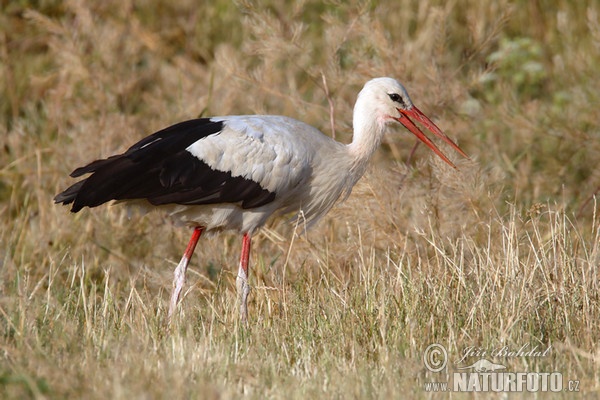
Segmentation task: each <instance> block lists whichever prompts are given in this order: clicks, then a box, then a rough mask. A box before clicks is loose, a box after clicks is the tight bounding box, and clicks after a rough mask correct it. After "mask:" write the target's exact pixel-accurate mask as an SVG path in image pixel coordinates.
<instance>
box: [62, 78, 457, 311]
mask: <svg viewBox="0 0 600 400" xmlns="http://www.w3.org/2000/svg"><path fill="white" fill-rule="evenodd" d="M410 117H412V118H414V119H415V120H417V121H419V122H420V123H421V124H423V126H425V127H426V128H427V129H428V130H430V131H431V132H432V133H433V134H435V135H437V136H438V137H439V138H441V139H442V140H443V141H444V142H446V143H447V144H449V145H450V146H451V147H452V148H454V149H455V150H456V151H458V152H459V153H460V154H461V155H463V156H464V157H467V155H466V154H465V153H464V152H463V151H462V150H461V149H460V148H459V147H458V146H457V145H456V144H455V143H454V142H453V141H452V140H451V139H450V138H449V137H448V136H446V135H445V134H444V133H443V132H442V131H441V130H440V129H439V128H438V127H437V126H436V125H435V124H434V123H433V122H432V121H431V120H430V119H429V118H427V117H426V116H425V115H424V114H423V113H422V112H421V111H419V109H418V108H417V107H415V106H414V105H413V103H412V101H411V100H410V98H409V97H408V93H407V92H406V90H405V89H404V87H403V86H402V85H401V84H400V83H399V82H398V81H396V80H395V79H392V78H376V79H373V80H371V81H369V82H367V83H366V84H365V86H364V88H363V89H362V90H361V91H360V93H359V94H358V98H357V100H356V105H355V106H354V118H353V126H354V136H353V139H352V143H350V144H348V145H345V144H342V143H339V142H337V141H335V140H333V139H331V138H330V137H328V136H326V135H324V134H323V133H321V132H320V131H319V130H317V129H315V128H313V127H312V126H309V125H307V124H305V123H303V122H300V121H297V120H295V119H292V118H288V117H283V116H266V115H249V116H226V117H212V118H201V119H193V120H190V121H185V122H181V123H178V124H175V125H172V126H170V127H168V128H165V129H163V130H161V131H158V132H156V133H154V134H152V135H150V136H148V137H146V138H144V139H142V140H141V141H139V142H138V143H136V144H134V145H133V146H132V147H130V148H129V149H128V150H127V151H126V152H124V153H123V154H119V155H114V156H111V157H108V158H107V159H103V160H97V161H94V162H92V163H91V164H88V165H86V166H85V167H81V168H78V169H76V170H75V171H73V173H71V176H72V177H79V176H82V175H84V174H88V173H89V174H91V175H90V176H88V177H87V178H86V179H83V180H80V181H78V182H77V183H75V184H74V185H72V186H71V187H69V188H68V189H66V190H65V191H63V192H62V193H60V194H58V195H57V196H56V197H55V198H54V201H55V202H56V203H63V204H70V203H72V204H73V206H72V208H71V211H72V212H78V211H79V210H81V209H82V208H83V207H96V206H99V205H101V204H103V203H106V202H108V201H110V200H118V201H124V202H128V203H135V204H137V205H141V206H142V207H143V208H144V209H146V210H150V209H160V210H163V211H164V212H166V213H167V214H168V215H169V216H170V217H172V218H173V219H174V220H175V221H177V222H180V223H183V224H185V225H188V226H190V227H193V228H194V231H193V234H192V238H191V239H190V242H189V244H188V246H187V249H186V251H185V253H184V255H183V257H182V259H181V261H180V263H179V265H178V266H177V268H176V269H175V279H174V281H173V291H172V294H171V302H170V307H169V320H170V319H171V317H172V315H173V313H174V311H175V309H176V307H177V303H178V299H179V295H180V293H181V290H182V288H183V284H184V282H185V272H186V269H187V266H188V263H189V260H190V258H191V257H192V254H193V252H194V248H195V246H196V243H197V241H198V239H199V238H200V235H201V234H202V232H205V231H222V230H234V231H237V232H238V233H240V234H242V235H243V238H242V251H241V257H240V264H239V268H238V275H237V279H236V286H237V290H238V298H239V304H240V314H241V318H242V320H243V321H246V319H247V316H248V307H247V299H248V293H249V291H250V287H249V285H248V260H249V255H250V241H251V237H252V235H253V234H254V233H255V232H256V230H257V229H258V228H260V227H261V226H262V225H264V224H265V222H266V221H267V220H268V219H269V217H271V216H272V215H273V214H274V213H276V212H277V213H279V214H285V213H290V212H302V215H303V218H305V219H306V220H307V221H308V222H309V223H313V222H315V221H317V220H318V219H319V218H321V217H322V216H323V215H325V214H326V213H327V212H328V211H329V209H330V208H331V207H332V206H333V205H334V204H335V202H336V201H337V200H338V199H339V198H340V197H341V198H346V197H347V196H348V195H349V194H350V192H351V190H352V187H353V186H354V185H355V184H356V182H357V181H358V180H359V179H360V177H361V176H362V175H363V173H364V172H365V169H366V167H367V164H368V161H369V159H370V158H371V156H372V155H373V153H374V152H375V150H376V149H377V147H378V146H379V144H380V143H381V140H382V137H383V134H384V132H385V130H386V126H387V125H388V124H389V123H391V122H394V121H397V122H400V123H401V124H402V125H404V126H405V127H406V128H407V129H408V130H409V131H410V132H412V133H413V134H414V135H416V136H417V138H419V139H420V140H421V141H423V142H424V143H425V144H426V145H427V146H429V147H430V148H431V149H432V150H433V151H434V152H435V153H436V154H437V155H438V156H439V157H441V158H442V159H443V160H444V161H445V162H446V163H448V164H449V165H451V166H452V167H454V168H456V167H455V166H454V164H452V162H451V161H450V160H449V159H448V158H447V157H446V156H445V155H444V154H442V152H441V151H440V150H439V149H438V148H437V147H436V145H435V144H434V143H433V142H431V140H429V138H427V137H426V136H425V135H424V134H423V132H422V131H421V130H420V129H419V128H418V127H417V126H415V124H414V123H413V122H412V121H411V119H410Z"/></svg>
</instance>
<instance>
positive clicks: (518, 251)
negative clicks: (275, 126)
mask: <svg viewBox="0 0 600 400" xmlns="http://www.w3.org/2000/svg"><path fill="white" fill-rule="evenodd" d="M208 3H210V4H207V5H198V4H197V2H193V1H181V2H177V5H167V4H163V2H159V1H156V0H149V1H146V2H143V3H139V4H138V2H127V1H125V2H123V1H121V2H118V1H105V2H92V1H86V0H70V1H66V2H60V1H45V2H29V1H27V0H24V1H21V2H4V3H2V12H1V13H0V58H1V61H2V62H1V63H0V71H1V73H0V90H1V92H0V99H1V100H0V122H1V123H0V130H1V132H0V133H1V135H0V136H1V137H2V139H1V140H2V148H1V149H0V153H1V154H2V155H1V156H0V157H1V158H0V160H1V161H0V218H1V219H2V223H3V227H4V228H3V229H2V231H1V232H0V266H1V270H0V290H1V292H0V293H1V298H0V315H1V317H0V321H1V324H0V329H1V331H0V332H1V335H0V349H1V353H0V360H1V361H0V397H2V398H15V399H16V398H81V397H85V398H99V399H100V398H102V399H105V398H115V399H120V398H172V397H177V398H215V399H216V398H238V397H242V396H245V397H252V398H316V397H331V398H388V397H390V396H392V397H399V396H400V394H401V393H402V394H405V395H406V396H408V395H412V396H413V397H427V396H428V394H427V393H425V392H424V391H423V382H425V381H428V380H432V379H433V380H435V379H436V376H435V375H434V374H430V373H427V372H426V371H425V369H424V366H423V362H422V359H421V357H422V354H423V350H424V349H425V348H426V347H427V346H428V345H429V344H431V343H441V344H443V345H444V346H446V348H447V349H448V351H449V353H450V354H451V358H452V359H456V358H459V356H460V354H461V352H462V351H463V349H465V348H466V347H469V346H480V347H483V348H494V347H498V346H499V345H500V344H508V345H510V346H511V347H516V348H518V347H520V346H521V345H524V344H526V343H527V344H532V345H536V344H539V345H540V346H545V347H547V346H549V345H550V346H552V352H551V354H550V356H548V357H544V358H539V359H535V358H507V359H504V360H497V361H501V362H502V363H503V364H504V365H506V366H507V367H508V368H509V370H512V371H524V372H551V371H559V372H562V373H563V375H564V377H565V378H566V379H578V380H580V381H581V384H580V388H581V390H582V391H584V392H585V393H587V394H589V395H594V394H596V395H597V393H598V391H599V390H600V381H599V378H598V376H599V372H600V371H599V369H598V364H597V362H598V358H599V357H600V355H599V354H600V353H599V349H598V345H597V343H598V342H599V341H600V335H599V332H600V326H599V322H598V321H600V309H599V307H600V306H599V304H600V303H599V295H598V293H599V290H598V289H599V287H598V286H599V279H598V275H597V269H598V266H599V264H600V248H599V246H600V233H599V219H598V216H597V215H596V211H597V209H598V204H597V203H596V200H595V197H594V195H596V194H597V192H598V190H599V189H600V175H599V173H598V171H599V169H598V167H597V160H598V159H600V145H599V142H598V138H599V128H598V126H600V124H599V122H600V120H599V117H598V115H599V114H598V110H597V108H598V107H597V105H598V104H600V95H599V93H600V79H599V78H600V77H599V74H598V67H597V66H598V65H599V63H600V51H599V50H600V8H599V7H598V5H595V4H593V2H590V3H592V4H586V2H579V3H576V4H573V3H572V2H569V1H566V0H553V1H550V3H548V2H546V3H544V4H543V5H541V4H539V3H538V2H529V1H524V0H523V1H513V2H509V1H507V0H503V1H502V0H501V1H497V2H478V1H468V0H456V1H450V2H437V1H433V0H431V1H418V2H417V1H410V0H398V1H394V2H387V3H389V4H386V2H382V4H379V3H378V2H373V3H369V2H364V3H359V4H346V3H344V2H339V4H338V2H335V1H334V2H326V3H321V2H316V1H302V2H296V3H295V2H284V1H276V0H273V1H270V2H261V5H258V4H256V3H258V2H256V3H255V2H250V1H242V2H239V3H237V4H231V3H230V2H228V1H213V2H208ZM375 76H393V77H397V78H399V79H400V80H401V81H402V82H403V83H405V85H406V86H407V88H408V90H409V92H410V93H411V95H412V98H413V100H414V101H415V102H416V103H417V104H418V105H419V107H420V108H421V109H422V110H424V111H426V113H427V114H429V115H431V116H433V117H435V118H434V119H436V120H437V122H439V125H440V126H441V127H442V128H443V129H444V130H445V131H446V132H447V133H449V134H450V136H452V137H454V138H456V139H457V140H458V141H459V142H460V144H461V147H462V148H464V149H466V151H467V152H468V153H469V154H471V155H472V160H470V161H469V160H467V161H464V160H462V161H461V160H457V163H458V165H459V167H460V168H459V170H458V171H453V170H450V169H449V168H448V167H447V166H445V165H442V164H441V163H440V162H438V161H436V160H435V159H434V158H433V157H432V156H431V154H430V153H429V152H427V151H425V149H423V148H422V147H423V146H422V147H421V148H419V149H418V151H417V152H416V155H415V158H414V159H413V160H412V161H411V163H410V164H409V165H407V164H405V163H404V161H405V160H406V159H407V158H408V156H409V153H410V149H411V147H412V145H413V144H414V142H413V140H414V139H413V138H412V137H411V136H410V135H407V134H405V133H404V131H403V130H402V129H400V128H398V129H395V130H394V131H395V132H397V133H398V134H390V135H389V136H388V140H387V143H386V144H385V145H384V146H383V148H382V150H381V151H380V152H379V153H378V155H377V157H376V160H375V162H374V166H373V168H372V169H371V171H370V172H369V173H368V174H367V176H366V177H365V178H364V179H363V180H362V181H361V182H360V183H359V185H358V186H357V187H356V188H355V190H354V193H353V195H352V196H351V197H350V199H349V200H348V201H347V202H345V203H343V204H341V205H340V206H338V207H337V208H336V209H335V210H334V211H332V213H331V214H330V215H329V217H327V218H326V219H325V220H324V221H323V222H321V223H320V224H319V225H318V226H317V227H316V228H314V229H313V230H311V231H309V232H308V234H307V235H304V236H297V235H295V233H297V232H295V227H294V226H290V225H289V224H287V223H286V222H285V221H273V223H272V224H271V225H269V226H268V227H267V228H266V229H264V230H263V231H262V232H261V234H260V235H258V236H257V237H256V239H255V242H254V243H255V244H254V252H253V255H252V264H253V265H252V268H253V269H252V275H251V280H252V281H251V283H252V285H253V290H252V293H251V297H250V301H251V303H250V315H251V323H250V324H249V326H248V327H247V328H245V327H242V326H239V324H238V321H237V318H236V317H237V315H236V308H235V306H234V300H235V285H234V275H233V274H234V272H235V269H234V268H233V266H235V264H236V259H237V253H238V251H239V246H240V240H239V238H237V237H235V236H233V235H222V236H218V237H213V238H208V239H204V240H202V242H201V244H200V245H199V248H198V252H197V253H198V255H197V256H195V257H194V260H193V265H192V271H191V274H190V278H189V280H188V292H187V293H186V296H185V300H184V303H183V305H182V307H181V313H180V315H179V317H178V319H177V321H176V324H175V327H174V329H173V331H172V332H170V333H169V332H166V331H165V328H164V315H165V307H166V303H167V292H168V290H169V289H170V284H171V273H172V268H171V264H173V266H174V263H176V262H177V260H178V258H179V256H180V253H181V251H182V250H183V247H184V245H185V242H186V240H187V235H188V234H189V232H188V231H187V230H185V229H177V228H174V227H172V226H170V225H169V224H166V223H164V222H165V221H164V220H162V219H161V218H162V217H160V216H158V215H157V216H156V218H140V217H138V216H132V217H131V218H130V219H128V216H127V214H126V212H125V210H123V209H122V208H121V207H101V208H98V209H94V210H85V211H83V212H81V213H79V214H77V215H71V214H69V213H68V212H67V209H66V208H62V207H58V206H55V205H53V204H52V197H53V196H54V194H56V193H57V192H58V191H59V190H60V189H63V188H64V187H65V186H66V185H68V184H69V182H70V181H69V179H68V178H67V176H68V173H69V172H70V171H71V170H72V169H73V168H74V167H77V166H80V165H81V164H82V163H85V162H87V161H89V160H92V159H94V158H98V157H104V156H107V155H109V154H112V153H114V152H116V151H121V150H123V149H124V148H126V147H127V146H128V145H130V144H131V143H133V142H134V141H136V140H137V139H139V138H141V137H142V136H143V135H144V134H148V133H151V132H152V131H154V130H156V129H159V128H161V127H164V126H166V125H168V124H170V123H174V122H177V121H179V120H182V119H187V118H192V117H196V116H198V115H216V114H232V113H235V114H245V113H270V114H284V115H289V116H292V117H296V118H298V119H301V120H304V121H306V122H308V123H311V124H313V125H315V126H317V127H319V128H320V129H322V130H323V131H324V132H326V133H328V134H332V128H331V122H330V117H332V118H331V120H333V121H334V122H335V134H336V137H337V138H338V139H339V140H342V141H348V140H349V138H350V132H351V126H350V121H351V118H350V115H351V111H352V106H353V103H354V99H355V96H356V93H357V91H358V90H359V89H360V87H361V86H362V84H363V83H364V82H365V81H366V80H368V79H370V78H372V77H375ZM330 107H331V108H332V110H333V114H332V115H331V116H330ZM292 238H293V240H291V239H292Z"/></svg>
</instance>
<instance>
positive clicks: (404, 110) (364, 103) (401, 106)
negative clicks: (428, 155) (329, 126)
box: [354, 78, 469, 168]
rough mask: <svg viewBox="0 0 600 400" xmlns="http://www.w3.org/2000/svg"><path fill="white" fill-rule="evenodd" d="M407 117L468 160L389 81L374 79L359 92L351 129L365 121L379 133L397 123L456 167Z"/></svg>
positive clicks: (386, 79) (396, 83)
mask: <svg viewBox="0 0 600 400" xmlns="http://www.w3.org/2000/svg"><path fill="white" fill-rule="evenodd" d="M365 113H366V114H367V115H365ZM411 118H413V119H415V120H417V121H418V122H420V123H421V124H422V125H423V126H424V127H425V128H427V130H429V131H430V132H431V133H433V134H434V135H436V136H437V137H439V138H440V139H442V140H443V141H444V142H446V143H447V144H449V145H450V146H451V147H452V148H453V149H454V150H456V151H457V152H459V153H460V154H461V155H462V156H464V157H466V158H469V157H468V156H467V155H466V154H465V152H464V151H462V149H461V148H460V147H458V145H457V144H456V143H454V142H453V141H452V139H450V138H449V137H448V136H446V135H445V134H444V133H443V132H442V130H441V129H440V128H438V127H437V125H435V124H434V123H433V121H431V120H430V119H429V118H428V117H427V116H426V115H425V114H423V113H422V112H421V111H420V110H419V109H418V108H417V107H416V106H415V105H414V104H413V102H412V101H411V99H410V97H409V96H408V93H407V92H406V89H405V88H404V86H402V85H401V84H400V82H398V81H397V80H395V79H393V78H375V79H372V80H370V81H369V82H367V83H366V84H365V86H364V88H363V89H362V90H361V91H360V93H359V95H358V99H357V101H356V106H355V108H354V126H355V129H356V127H357V125H360V124H361V123H362V124H363V125H364V123H365V121H373V122H374V123H375V124H376V126H377V127H378V128H379V129H378V130H380V131H381V130H382V129H383V127H384V126H385V125H387V124H389V123H391V122H399V123H401V124H402V125H403V126H404V127H405V128H406V129H408V130H409V131H410V132H412V133H413V134H414V135H415V136H416V137H417V138H418V139H419V140H420V141H422V142H423V143H425V144H426V145H427V147H429V148H430V149H431V150H433V151H434V152H435V154H437V155H438V156H439V157H440V158H441V159H442V160H444V161H445V162H446V163H448V164H449V165H450V166H452V167H453V168H456V166H455V165H454V164H453V163H452V162H451V161H450V160H449V159H448V157H446V156H445V155H444V154H443V153H442V152H441V151H440V149H438V147H437V146H436V145H435V144H434V143H433V142H432V141H431V140H430V139H429V138H428V137H427V136H425V134H424V133H423V131H421V130H420V129H419V128H418V127H417V126H416V125H415V124H414V122H413V121H412V120H411Z"/></svg>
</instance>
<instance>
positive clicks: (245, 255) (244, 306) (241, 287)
mask: <svg viewBox="0 0 600 400" xmlns="http://www.w3.org/2000/svg"><path fill="white" fill-rule="evenodd" d="M251 241H252V237H251V236H250V234H249V233H244V238H243V239H242V253H241V255H240V266H239V268H238V275H237V279H236V281H235V284H236V287H237V292H238V299H239V301H240V317H241V319H242V322H246V321H247V320H248V294H249V293H250V286H249V285H248V264H249V261H250V244H251Z"/></svg>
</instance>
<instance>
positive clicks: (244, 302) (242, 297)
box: [235, 275, 250, 324]
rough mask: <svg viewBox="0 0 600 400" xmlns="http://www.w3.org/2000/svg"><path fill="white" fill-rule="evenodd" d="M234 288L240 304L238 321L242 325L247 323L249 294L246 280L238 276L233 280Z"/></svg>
mask: <svg viewBox="0 0 600 400" xmlns="http://www.w3.org/2000/svg"><path fill="white" fill-rule="evenodd" d="M235 286H236V287H237V293H238V301H239V304H240V319H241V321H242V322H243V323H245V324H246V323H248V294H250V285H248V280H247V279H246V278H245V277H243V276H240V275H238V277H237V279H236V280H235Z"/></svg>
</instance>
